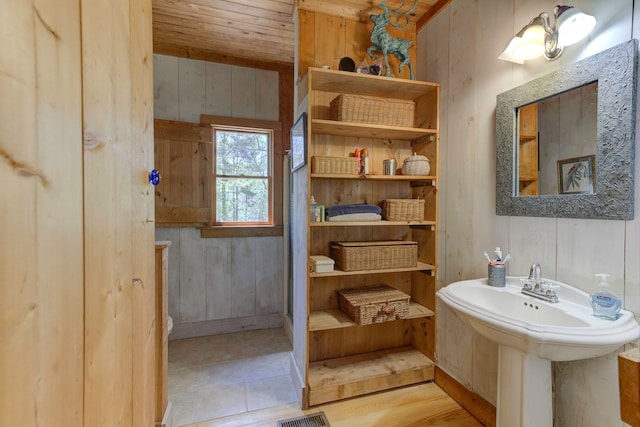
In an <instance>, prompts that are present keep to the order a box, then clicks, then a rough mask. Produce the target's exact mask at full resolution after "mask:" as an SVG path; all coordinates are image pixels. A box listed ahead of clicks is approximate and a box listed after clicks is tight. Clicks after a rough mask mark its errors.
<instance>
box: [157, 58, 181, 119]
mask: <svg viewBox="0 0 640 427" xmlns="http://www.w3.org/2000/svg"><path fill="white" fill-rule="evenodd" d="M178 93H179V89H178V58H176V57H174V56H166V55H153V116H154V117H155V118H156V119H164V120H178V99H179V96H178Z"/></svg>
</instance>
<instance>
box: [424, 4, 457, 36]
mask: <svg viewBox="0 0 640 427" xmlns="http://www.w3.org/2000/svg"><path fill="white" fill-rule="evenodd" d="M449 3H451V0H438V1H437V2H436V3H435V4H434V5H433V6H431V8H430V9H429V10H427V12H426V13H425V14H424V15H422V16H421V17H420V19H418V21H417V22H416V32H418V31H420V30H421V29H422V27H424V26H425V25H427V24H428V23H429V21H431V20H432V19H433V18H435V17H436V16H437V15H438V13H440V12H441V11H442V9H444V8H445V7H447V6H448V5H449Z"/></svg>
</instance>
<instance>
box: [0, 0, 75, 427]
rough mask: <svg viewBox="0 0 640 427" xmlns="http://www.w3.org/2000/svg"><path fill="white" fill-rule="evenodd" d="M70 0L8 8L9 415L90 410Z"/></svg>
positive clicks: (1, 372)
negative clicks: (87, 404) (85, 388)
mask: <svg viewBox="0 0 640 427" xmlns="http://www.w3.org/2000/svg"><path fill="white" fill-rule="evenodd" d="M67 3H68V4H67V5H66V6H65V7H60V5H59V2H57V1H55V0H45V1H41V2H38V4H37V6H36V5H34V4H32V3H31V2H23V1H19V0H16V1H10V2H8V3H4V4H3V6H2V8H3V12H2V13H0V28H2V33H1V34H2V35H0V39H2V40H3V42H4V43H3V45H4V48H3V49H1V50H0V69H2V72H0V93H2V96H1V97H0V188H1V190H0V236H1V237H0V323H1V324H2V327H1V328H0V341H1V342H2V347H3V349H4V350H3V351H2V352H0V377H1V378H2V380H0V425H3V426H23V427H31V426H37V425H42V424H41V423H42V422H43V420H46V423H47V424H48V425H52V426H80V425H82V419H83V411H84V408H83V404H82V401H83V397H82V393H83V368H82V360H83V355H84V352H83V348H82V346H83V312H84V309H83V263H82V256H83V240H82V239H83V237H82V232H83V230H82V197H83V196H82V152H81V150H80V149H79V146H80V142H81V141H80V138H81V134H82V86H81V82H82V75H81V71H82V70H81V50H80V49H81V48H80V36H79V33H80V4H79V2H78V1H76V2H67ZM9 37H10V40H9V39H8V38H9ZM62 41H64V42H62Z"/></svg>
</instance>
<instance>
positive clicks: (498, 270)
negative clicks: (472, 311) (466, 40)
mask: <svg viewBox="0 0 640 427" xmlns="http://www.w3.org/2000/svg"><path fill="white" fill-rule="evenodd" d="M488 269H489V271H488V276H489V279H488V280H487V282H488V283H489V286H493V287H496V288H504V287H505V285H506V282H507V269H506V268H505V266H504V264H498V265H491V264H489V267H488Z"/></svg>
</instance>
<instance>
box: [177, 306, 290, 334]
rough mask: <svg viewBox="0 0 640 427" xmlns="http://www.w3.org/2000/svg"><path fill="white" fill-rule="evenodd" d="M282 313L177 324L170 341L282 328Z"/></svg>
mask: <svg viewBox="0 0 640 427" xmlns="http://www.w3.org/2000/svg"><path fill="white" fill-rule="evenodd" d="M282 316H283V315H282V314H281V313H273V314H266V315H259V316H248V317H237V318H232V319H219V320H205V321H201V322H191V323H177V324H174V326H173V331H171V335H169V339H170V340H177V339H182V338H194V337H202V336H205V335H217V334H228V333H232V332H243V331H252V330H256V329H269V328H281V327H282V325H283V323H284V320H283V318H282Z"/></svg>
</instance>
